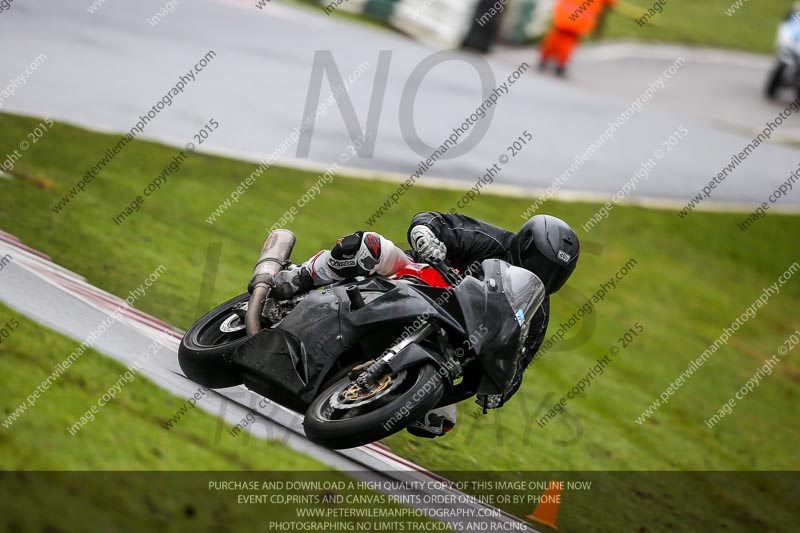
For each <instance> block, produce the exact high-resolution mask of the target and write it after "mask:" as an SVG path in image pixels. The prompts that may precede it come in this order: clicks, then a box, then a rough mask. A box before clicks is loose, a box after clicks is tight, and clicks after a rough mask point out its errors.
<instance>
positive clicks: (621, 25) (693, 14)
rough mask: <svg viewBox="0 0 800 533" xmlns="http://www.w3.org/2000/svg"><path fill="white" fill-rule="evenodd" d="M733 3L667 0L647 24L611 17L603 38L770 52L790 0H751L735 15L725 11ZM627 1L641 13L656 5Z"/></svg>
mask: <svg viewBox="0 0 800 533" xmlns="http://www.w3.org/2000/svg"><path fill="white" fill-rule="evenodd" d="M734 2H735V0H702V1H697V0H667V3H666V5H665V6H664V8H663V12H662V13H660V14H657V15H655V16H654V17H653V18H652V19H650V23H648V24H647V25H646V26H644V27H642V26H639V25H638V24H637V23H636V21H635V20H633V19H631V18H628V17H626V16H623V15H621V14H620V13H619V12H617V13H614V14H611V15H610V16H609V18H608V21H607V22H608V26H607V27H606V32H605V35H604V37H606V38H610V39H633V40H637V41H638V40H641V41H663V42H671V43H682V44H691V45H704V46H715V47H721V48H735V49H740V50H748V51H752V52H766V53H771V52H772V51H773V49H774V46H773V45H774V42H775V33H776V30H777V26H778V24H779V23H780V21H782V20H783V18H784V17H785V16H786V14H787V12H788V11H789V7H790V5H791V2H786V1H784V0H748V1H747V2H746V3H745V4H744V5H743V6H742V7H741V8H740V9H739V10H738V11H737V12H736V13H735V14H734V15H732V16H728V15H726V10H727V9H728V8H730V7H731V4H734ZM626 3H627V4H630V5H632V6H636V7H638V8H641V13H642V14H644V13H645V12H647V9H648V8H650V7H652V6H653V4H654V2H651V1H650V0H628V1H627V2H626ZM634 13H636V10H635V9H634ZM639 16H641V15H639Z"/></svg>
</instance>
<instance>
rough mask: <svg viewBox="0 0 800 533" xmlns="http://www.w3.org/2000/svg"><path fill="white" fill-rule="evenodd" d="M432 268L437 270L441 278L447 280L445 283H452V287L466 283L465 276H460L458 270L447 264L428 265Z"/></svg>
mask: <svg viewBox="0 0 800 533" xmlns="http://www.w3.org/2000/svg"><path fill="white" fill-rule="evenodd" d="M428 264H429V265H430V266H431V268H433V269H434V270H436V272H438V273H439V274H441V276H442V277H443V278H444V279H445V281H448V282H450V283H451V284H452V285H454V286H455V285H458V284H459V283H461V282H462V281H464V276H462V275H461V274H459V272H458V270H456V269H454V268H453V267H451V266H448V265H446V264H445V263H431V262H429V263H428Z"/></svg>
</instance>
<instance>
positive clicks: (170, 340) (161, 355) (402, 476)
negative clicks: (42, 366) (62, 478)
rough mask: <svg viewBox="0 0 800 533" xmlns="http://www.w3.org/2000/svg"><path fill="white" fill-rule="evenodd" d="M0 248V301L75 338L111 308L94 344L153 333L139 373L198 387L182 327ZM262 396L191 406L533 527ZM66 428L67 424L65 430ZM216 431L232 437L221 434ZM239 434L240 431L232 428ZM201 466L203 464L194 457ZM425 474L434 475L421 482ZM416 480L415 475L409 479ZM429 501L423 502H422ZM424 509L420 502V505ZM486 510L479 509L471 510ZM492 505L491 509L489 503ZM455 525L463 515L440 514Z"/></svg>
mask: <svg viewBox="0 0 800 533" xmlns="http://www.w3.org/2000/svg"><path fill="white" fill-rule="evenodd" d="M0 254H2V255H5V254H9V255H10V256H11V258H12V259H11V261H10V262H9V263H8V264H6V265H5V268H4V270H3V278H4V282H3V283H2V284H0V301H2V302H3V303H4V304H5V305H8V306H10V307H12V308H14V309H16V310H17V311H19V312H20V313H22V314H24V315H26V316H27V317H29V318H31V319H32V320H35V321H38V322H40V323H41V324H43V325H44V326H46V327H48V328H51V329H53V330H55V331H58V332H60V333H62V334H63V335H66V336H67V337H70V338H72V339H74V340H75V341H76V343H81V342H83V341H85V340H86V337H87V332H89V331H93V330H95V329H97V328H98V326H99V325H100V324H101V323H102V322H103V321H104V320H105V319H106V318H107V317H108V316H109V315H112V314H113V313H114V312H117V311H118V312H119V313H120V314H121V315H122V318H120V319H119V320H116V321H115V322H113V323H112V324H111V325H110V326H109V327H108V329H106V330H105V331H104V332H103V333H102V335H100V336H99V339H98V341H97V343H96V344H95V345H94V346H93V349H95V350H96V351H98V352H100V353H102V354H104V355H106V356H108V357H111V358H112V359H115V360H116V361H118V362H120V363H121V364H123V365H126V366H129V365H134V364H135V363H136V362H137V361H141V360H142V354H144V353H146V352H147V351H148V350H147V348H148V346H149V345H151V344H152V343H153V342H154V341H160V343H162V344H163V347H162V348H160V349H159V350H158V351H157V352H156V353H155V355H154V356H153V357H151V358H150V359H148V360H147V363H146V364H145V365H143V366H142V368H141V374H142V375H144V376H145V377H147V378H148V379H149V380H151V381H152V382H154V383H155V384H157V385H158V386H160V387H161V388H163V389H165V390H167V391H169V392H171V393H172V394H174V395H176V396H177V397H179V398H189V397H191V396H192V395H193V394H195V392H197V391H198V387H199V386H198V385H197V384H196V383H194V382H192V381H189V380H188V379H187V378H185V377H184V376H183V374H182V372H181V370H180V368H179V366H178V360H177V357H178V351H177V350H178V345H179V343H180V339H181V337H182V334H181V332H180V331H178V330H176V329H175V328H173V327H171V326H170V325H169V324H166V323H164V322H162V321H160V320H158V319H156V318H153V317H151V316H149V315H146V314H144V313H142V312H140V311H138V310H136V309H134V308H132V307H129V306H127V304H126V303H125V302H124V300H122V299H120V298H118V297H116V296H114V295H111V294H109V293H107V292H104V291H102V290H100V289H98V288H96V287H93V286H91V285H89V284H88V283H86V282H85V280H84V279H82V278H81V277H80V276H78V275H76V274H75V273H73V272H70V271H68V270H66V269H64V268H61V267H59V266H58V265H55V264H53V263H52V262H50V260H49V258H48V257H47V256H45V255H44V254H41V253H40V252H37V251H36V250H33V249H31V248H28V247H27V246H25V245H24V244H23V243H21V242H20V241H18V240H17V239H16V238H15V237H14V236H12V235H9V234H8V233H4V232H1V231H0ZM261 398H262V397H261V396H259V395H257V394H255V393H253V392H250V391H248V390H247V389H245V388H244V387H231V388H228V389H221V390H216V391H213V393H210V394H205V395H204V396H202V397H201V399H200V400H199V401H198V402H197V406H198V407H199V408H201V409H203V410H205V411H207V412H209V413H211V414H212V415H214V416H218V417H220V418H222V419H224V420H226V421H227V422H229V423H231V424H232V425H236V424H238V423H240V421H242V420H243V419H244V418H245V416H247V415H248V413H252V414H253V416H254V417H255V418H256V421H255V422H252V423H250V424H248V425H247V427H246V429H245V431H247V432H248V433H250V435H249V436H250V437H251V438H252V437H255V438H267V439H278V440H281V441H282V442H283V443H284V444H286V445H287V446H289V447H291V448H293V449H294V450H297V451H299V452H302V453H304V454H307V455H310V456H311V457H314V458H315V459H317V460H319V461H321V462H323V463H325V464H327V465H329V466H331V467H332V468H336V469H338V470H342V471H347V472H349V473H351V475H353V476H354V477H355V478H357V479H358V480H360V481H371V482H375V481H377V482H381V486H385V485H384V482H390V486H391V487H397V488H396V489H392V488H390V489H389V490H388V491H387V492H386V494H393V495H402V496H406V495H415V494H416V495H419V496H420V500H421V501H424V496H425V495H449V496H454V495H455V496H459V498H457V499H458V500H459V502H460V501H463V500H464V499H468V500H470V501H471V504H465V503H445V504H441V505H440V504H437V508H438V509H455V508H458V507H462V508H463V506H465V505H469V507H471V508H473V509H475V510H476V512H475V514H474V515H473V516H469V518H468V520H469V522H477V523H485V524H487V527H486V529H484V530H486V531H488V530H489V524H492V523H497V522H501V523H506V522H513V523H514V525H513V530H514V531H528V532H535V530H534V529H532V528H531V527H530V526H528V525H527V524H526V523H525V522H523V521H520V520H518V519H517V518H515V517H514V516H512V515H509V514H507V513H505V512H504V511H500V510H497V509H494V508H492V507H491V506H489V505H487V504H485V503H483V502H480V501H478V500H475V499H472V498H466V497H463V496H460V495H461V494H462V493H460V492H459V491H457V490H454V489H449V488H447V484H448V482H447V480H446V479H444V478H442V477H440V476H438V475H436V474H434V473H432V472H429V471H427V470H425V469H424V468H422V467H420V466H417V465H415V464H414V463H412V462H410V461H407V460H406V459H403V458H402V457H399V456H397V455H395V454H393V453H392V452H391V450H389V449H388V448H387V447H386V446H383V445H381V444H379V443H373V444H370V445H367V446H362V447H360V448H353V449H350V450H336V451H334V450H328V449H326V448H323V447H321V446H318V445H316V444H313V443H311V442H309V441H308V440H306V438H305V434H304V433H303V427H302V424H301V422H302V417H300V416H299V415H297V414H296V413H293V412H291V411H289V410H287V409H284V408H283V407H281V406H279V405H277V404H273V403H272V402H269V403H268V404H267V405H266V406H265V407H259V400H260V399H261ZM64 431H65V432H66V431H67V430H66V428H65V430H64ZM221 438H231V437H229V436H228V435H223V436H222V437H221ZM239 438H242V436H239ZM198 466H202V465H198ZM429 481H432V482H434V483H426V482H429ZM414 482H416V483H414ZM428 507H430V506H428ZM419 509H420V510H422V511H423V512H424V511H425V510H426V508H425V506H424V505H421V506H420V507H419ZM478 509H483V510H484V511H481V512H483V513H484V514H485V515H488V516H479V514H478V512H477V510H478ZM489 510H491V511H489ZM440 520H441V521H443V522H446V523H449V524H451V525H455V526H456V530H457V531H458V530H459V529H458V525H457V524H459V523H460V524H463V523H464V522H465V520H466V518H460V519H459V518H440Z"/></svg>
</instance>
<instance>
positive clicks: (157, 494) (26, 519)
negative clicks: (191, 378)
mask: <svg viewBox="0 0 800 533" xmlns="http://www.w3.org/2000/svg"><path fill="white" fill-rule="evenodd" d="M0 328H3V329H5V330H6V332H10V334H9V335H8V336H6V334H3V337H2V342H0V373H1V374H2V376H3V400H2V407H3V415H2V417H3V420H5V419H6V416H7V415H8V413H10V412H11V411H12V410H14V409H15V408H16V407H17V406H18V405H19V403H20V402H22V401H25V398H26V397H27V396H28V395H29V394H31V393H32V392H33V390H34V388H35V387H36V386H37V385H39V384H40V383H41V381H42V379H43V377H44V376H47V375H49V374H50V373H51V372H52V371H53V368H54V367H55V366H56V365H57V364H58V363H60V362H62V361H63V360H64V359H65V358H66V357H67V356H68V355H69V354H70V353H71V352H72V351H73V350H74V349H75V347H76V345H77V344H78V343H76V342H75V341H72V340H70V339H67V338H65V337H63V336H61V335H59V334H56V333H54V332H51V331H49V330H46V329H44V328H42V326H40V325H38V324H36V323H35V322H32V321H30V320H28V319H27V318H25V317H24V316H22V315H20V314H19V313H17V312H15V311H13V310H11V309H9V308H7V307H5V306H4V305H0ZM125 371H126V369H125V367H124V366H122V365H121V364H119V363H117V362H116V361H113V360H111V359H109V358H106V357H104V356H102V355H100V354H99V353H97V352H95V351H92V350H89V351H87V352H86V353H84V354H83V355H82V356H81V358H80V359H78V360H77V361H76V362H75V363H74V364H73V365H72V366H70V368H69V370H68V371H67V372H66V373H65V374H64V375H63V376H62V377H61V378H60V379H59V380H57V381H55V382H54V383H53V385H52V386H51V387H49V388H48V389H47V390H45V391H44V393H43V394H42V395H41V396H40V398H39V399H38V401H37V402H36V403H35V404H34V405H33V407H32V408H30V409H29V410H28V411H27V412H25V413H24V414H23V415H22V416H21V417H20V418H18V419H17V420H16V422H14V423H13V424H12V425H11V426H10V428H3V429H0V488H2V491H3V494H4V496H5V497H4V498H2V499H0V525H5V528H3V529H4V530H5V531H65V530H66V531H155V530H159V531H176V532H181V531H188V530H199V531H212V530H217V531H218V530H223V531H242V530H245V529H252V528H253V526H257V525H259V524H264V525H265V526H266V524H267V522H268V521H276V522H284V521H289V522H292V521H296V520H297V519H298V517H297V511H296V509H297V508H299V507H304V505H296V504H295V503H294V502H292V503H289V504H276V503H264V504H260V503H259V504H241V503H239V502H238V500H237V497H238V495H240V494H241V495H249V494H269V495H275V494H284V495H288V494H293V495H296V494H298V492H299V491H297V490H281V491H275V490H263V491H262V490H256V491H251V490H232V491H230V490H228V491H226V490H210V489H209V482H210V481H232V480H239V481H258V482H259V483H261V482H267V481H283V482H288V481H297V482H305V481H336V482H344V483H350V482H353V481H354V480H353V479H352V478H350V477H348V476H346V475H345V474H341V473H338V472H333V471H331V470H330V469H329V468H328V467H326V466H325V465H324V464H322V463H319V462H317V461H316V460H313V459H310V458H309V457H307V456H305V455H303V454H301V453H297V452H295V451H293V450H290V449H289V448H287V447H286V446H284V445H283V444H281V443H280V442H277V441H265V440H262V439H257V438H253V437H251V436H250V435H248V434H242V435H238V436H237V437H236V438H234V437H231V436H230V435H229V434H228V430H229V429H231V426H230V425H229V424H228V423H226V422H223V421H222V420H220V419H218V418H216V417H214V416H212V415H210V414H207V413H206V412H204V411H201V410H200V409H194V410H191V411H189V412H188V413H187V414H185V415H184V416H183V418H181V419H180V421H179V422H177V423H176V424H174V425H173V426H172V428H171V429H170V430H166V429H164V427H163V424H164V423H165V422H166V421H167V420H168V419H169V418H170V417H171V416H173V415H174V413H175V412H176V411H177V410H178V409H179V408H181V407H182V406H183V405H184V399H183V398H176V397H175V396H172V395H170V394H169V393H167V392H165V391H163V390H162V389H160V388H159V387H157V386H156V385H154V384H153V383H151V382H149V381H148V380H147V379H146V378H144V377H142V376H137V377H136V378H135V379H134V380H133V381H132V382H130V383H128V384H126V385H125V386H124V388H123V389H122V392H121V394H120V395H119V396H118V397H117V398H115V399H114V400H113V401H112V402H109V403H108V404H106V406H105V407H102V408H100V409H99V410H98V412H97V414H96V415H95V419H94V421H92V422H89V423H88V424H87V425H86V426H84V427H83V429H81V430H80V431H79V432H77V433H76V435H75V436H71V435H70V434H69V433H68V431H67V428H68V427H70V426H71V425H72V424H73V423H74V422H75V420H76V419H77V418H78V417H79V416H80V415H81V414H83V413H85V412H86V410H87V409H88V408H89V407H91V406H92V405H95V404H96V402H97V401H98V398H100V397H101V396H102V395H103V394H104V393H105V392H106V391H107V390H108V387H109V385H110V384H113V383H116V382H117V380H119V379H120V375H122V374H123V373H125ZM4 470H17V471H20V470H24V471H30V470H34V471H38V472H29V473H24V472H23V473H20V472H17V473H3V471H4ZM196 470H200V471H202V472H196V473H195V472H192V471H196ZM67 471H72V472H67ZM74 471H80V472H79V473H76V472H74ZM312 472H313V473H312ZM20 493H22V494H25V495H26V497H24V498H12V497H9V496H10V495H12V494H20ZM341 493H342V494H346V495H350V494H352V495H370V494H374V493H371V492H368V491H365V490H364V489H363V488H353V489H348V490H343V491H341ZM302 494H305V495H308V494H310V495H317V496H319V497H320V498H321V497H322V496H323V495H324V494H325V491H322V490H313V489H312V490H308V491H303V492H302ZM390 506H391V507H392V508H397V506H395V505H390ZM323 507H324V506H323ZM351 507H355V508H374V507H376V505H370V504H365V503H359V504H354V505H352V506H351ZM87 517H90V519H87ZM327 520H328V521H331V522H335V523H341V524H342V527H346V525H347V524H348V523H350V524H351V526H350V527H355V526H354V525H352V524H353V523H354V522H355V521H356V520H357V519H353V518H328V519H327ZM399 521H400V522H403V523H405V524H406V527H414V524H415V523H417V522H418V521H419V519H418V518H416V517H413V516H410V515H406V516H404V517H403V518H402V519H401V520H399ZM64 528H66V529H64ZM343 531H345V529H343Z"/></svg>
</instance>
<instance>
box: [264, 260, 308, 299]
mask: <svg viewBox="0 0 800 533" xmlns="http://www.w3.org/2000/svg"><path fill="white" fill-rule="evenodd" d="M313 288H314V278H313V277H312V276H311V273H310V272H309V271H308V269H307V268H306V267H304V266H293V267H291V268H289V269H288V270H281V271H280V272H278V273H277V274H275V276H274V277H273V287H272V292H270V297H272V298H275V299H276V300H290V299H291V298H292V297H293V296H294V295H295V294H297V293H298V292H306V291H310V290H311V289H313Z"/></svg>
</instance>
